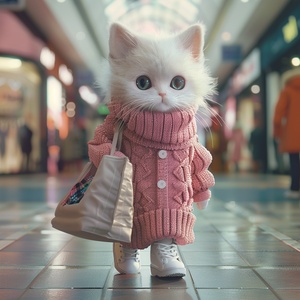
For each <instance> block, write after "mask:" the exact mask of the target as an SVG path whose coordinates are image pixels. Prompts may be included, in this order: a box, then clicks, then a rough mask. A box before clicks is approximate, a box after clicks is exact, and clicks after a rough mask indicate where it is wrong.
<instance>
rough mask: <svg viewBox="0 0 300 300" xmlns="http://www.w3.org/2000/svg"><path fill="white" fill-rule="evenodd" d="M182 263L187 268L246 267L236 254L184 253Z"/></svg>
mask: <svg viewBox="0 0 300 300" xmlns="http://www.w3.org/2000/svg"><path fill="white" fill-rule="evenodd" d="M183 258H184V262H185V263H186V264H187V265H188V266H247V265H248V264H247V263H246V262H245V261H244V260H243V259H242V258H241V257H240V256H239V255H238V254H237V253H236V252H225V251H224V252H185V253H184V254H183Z"/></svg>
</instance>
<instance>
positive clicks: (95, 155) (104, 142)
mask: <svg viewBox="0 0 300 300" xmlns="http://www.w3.org/2000/svg"><path fill="white" fill-rule="evenodd" d="M113 124H114V116H113V115H112V114H111V115H108V116H107V117H106V119H105V121H104V123H103V124H101V125H99V126H97V128H96V130H95V134H94V138H93V139H92V140H91V141H89V142H88V154H89V158H90V161H91V162H92V163H93V164H94V165H95V166H96V167H98V166H99V163H100V161H101V159H102V157H103V156H104V155H108V154H110V151H111V147H112V140H113V135H114V125H113ZM115 155H116V156H124V154H123V153H121V152H119V151H116V152H115Z"/></svg>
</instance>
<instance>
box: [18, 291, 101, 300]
mask: <svg viewBox="0 0 300 300" xmlns="http://www.w3.org/2000/svg"><path fill="white" fill-rule="evenodd" d="M101 294H102V290H101V289H92V290H80V289H63V290H58V289H29V290H27V291H26V292H25V293H24V294H23V295H22V297H21V298H20V299H19V300H56V299H61V300H83V299H86V300H99V299H101Z"/></svg>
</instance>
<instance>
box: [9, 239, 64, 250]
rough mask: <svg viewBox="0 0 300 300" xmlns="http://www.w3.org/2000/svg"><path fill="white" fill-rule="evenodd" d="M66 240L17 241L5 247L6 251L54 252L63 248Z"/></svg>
mask: <svg viewBox="0 0 300 300" xmlns="http://www.w3.org/2000/svg"><path fill="white" fill-rule="evenodd" d="M64 245H65V241H51V242H44V241H34V242H33V241H19V240H17V241H15V242H13V243H12V244H10V245H9V246H7V247H6V248H5V251H6V252H26V251H46V252H53V251H59V250H61V249H62V248H63V247H64Z"/></svg>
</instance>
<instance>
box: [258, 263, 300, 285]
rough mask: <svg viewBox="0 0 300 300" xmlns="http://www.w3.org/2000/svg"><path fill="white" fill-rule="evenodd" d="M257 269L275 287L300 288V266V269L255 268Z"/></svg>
mask: <svg viewBox="0 0 300 300" xmlns="http://www.w3.org/2000/svg"><path fill="white" fill-rule="evenodd" d="M255 271H256V272H257V273H258V274H259V275H260V276H261V277H262V278H263V279H264V280H265V281H266V282H267V283H268V284H269V285H270V286H271V287H272V288H273V289H276V290H279V289H287V290H289V289H298V290H299V289H300V268H299V269H279V268H270V269H255Z"/></svg>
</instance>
